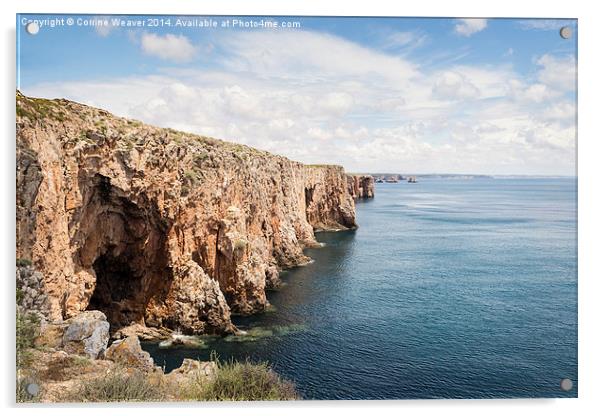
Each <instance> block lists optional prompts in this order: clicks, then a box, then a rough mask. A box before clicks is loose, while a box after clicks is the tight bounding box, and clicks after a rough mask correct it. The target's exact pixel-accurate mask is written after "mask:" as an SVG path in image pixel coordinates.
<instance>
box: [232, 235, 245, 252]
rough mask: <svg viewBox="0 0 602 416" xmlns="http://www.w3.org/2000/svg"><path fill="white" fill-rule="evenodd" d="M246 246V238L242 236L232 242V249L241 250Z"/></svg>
mask: <svg viewBox="0 0 602 416" xmlns="http://www.w3.org/2000/svg"><path fill="white" fill-rule="evenodd" d="M246 247H247V240H245V239H244V238H239V239H238V240H236V241H235V242H234V249H235V250H242V249H244V248H246Z"/></svg>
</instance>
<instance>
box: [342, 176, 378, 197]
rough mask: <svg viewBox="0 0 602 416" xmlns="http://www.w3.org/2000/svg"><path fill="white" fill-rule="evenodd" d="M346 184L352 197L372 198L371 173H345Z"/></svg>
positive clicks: (372, 182)
mask: <svg viewBox="0 0 602 416" xmlns="http://www.w3.org/2000/svg"><path fill="white" fill-rule="evenodd" d="M347 186H348V190H349V193H350V194H351V197H352V198H353V199H366V198H374V177H373V176H372V175H347Z"/></svg>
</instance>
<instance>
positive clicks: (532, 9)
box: [0, 0, 602, 416]
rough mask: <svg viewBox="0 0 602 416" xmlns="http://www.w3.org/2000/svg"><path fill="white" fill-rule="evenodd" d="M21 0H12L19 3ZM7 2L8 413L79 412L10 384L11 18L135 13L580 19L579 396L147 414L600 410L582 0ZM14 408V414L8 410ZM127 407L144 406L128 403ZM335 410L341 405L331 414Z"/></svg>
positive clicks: (594, 80)
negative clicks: (41, 401)
mask: <svg viewBox="0 0 602 416" xmlns="http://www.w3.org/2000/svg"><path fill="white" fill-rule="evenodd" d="M15 3H16V2H15ZM15 3H12V2H11V3H9V2H7V1H3V2H2V6H0V7H1V8H2V14H1V19H2V29H3V34H4V36H3V45H2V46H3V48H4V53H3V55H2V57H3V61H4V62H5V64H4V65H2V72H3V77H2V79H3V81H4V82H3V83H2V86H1V88H2V113H1V114H2V119H3V124H2V125H3V126H4V130H3V132H4V134H3V135H2V139H1V143H2V152H1V155H2V158H3V162H4V163H2V164H1V166H2V180H1V181H0V183H1V184H2V190H1V192H2V193H1V194H0V195H2V196H3V202H2V204H0V206H1V207H2V216H1V217H0V218H1V219H2V223H1V228H0V230H2V232H3V234H4V236H3V238H2V247H1V249H0V255H1V256H2V257H1V259H2V262H1V264H2V265H3V267H2V270H3V271H4V273H2V282H3V284H4V286H3V288H2V289H3V290H2V295H3V297H4V302H3V304H4V305H3V307H2V309H1V310H2V311H3V326H2V328H3V330H4V331H5V333H4V337H3V339H4V340H3V342H1V343H0V349H1V357H2V359H3V365H2V368H3V372H2V373H3V374H2V377H1V378H0V383H1V386H0V394H1V395H2V405H3V406H5V407H9V409H8V413H9V414H12V413H23V412H27V413H28V414H29V413H33V412H35V411H36V410H37V411H39V412H40V413H41V412H44V413H45V414H48V415H55V414H56V415H59V414H60V415H67V414H78V415H79V414H81V413H82V410H81V408H77V407H74V406H54V407H50V408H48V407H44V408H39V407H33V408H32V407H27V408H22V407H21V408H15V407H14V405H13V404H12V403H13V402H14V392H13V390H12V387H13V381H12V377H13V374H14V373H13V371H11V368H12V366H13V365H14V359H13V354H14V343H13V341H14V306H13V304H14V291H13V289H12V288H13V287H14V286H11V285H14V284H13V283H12V280H11V279H12V278H13V277H12V276H13V265H14V244H15V240H14V221H15V220H14V218H15V208H14V206H15V205H14V199H15V185H14V183H15V182H14V166H15V161H14V134H15V133H14V114H15V113H14V91H15V69H14V62H15V55H14V53H15V30H14V27H15V14H16V13H17V12H21V13H25V12H29V13H42V12H46V13H90V14H99V13H118V14H125V13H132V14H137V13H138V14H234V15H241V14H252V15H264V14H266V15H278V14H280V15H335V16H337V15H338V16H353V15H355V16H361V15H364V16H385V15H391V16H455V17H550V18H554V17H558V18H560V17H571V18H578V19H579V159H578V162H579V172H578V173H579V396H580V397H579V399H550V400H489V401H487V400H453V401H450V400H438V401H400V402H300V403H292V404H277V403H267V404H257V403H254V404H250V403H246V404H223V405H220V404H199V405H195V406H190V405H187V406H186V407H185V408H174V407H173V406H165V405H163V406H162V405H150V406H148V405H146V406H143V407H144V410H143V411H144V412H145V414H148V415H155V414H156V415H159V414H160V415H164V414H165V413H168V412H169V413H172V412H178V413H180V412H186V413H193V414H201V413H203V414H206V415H207V414H210V415H212V416H213V415H214V414H232V413H233V412H245V413H246V412H249V413H261V414H262V415H272V414H273V415H282V414H283V412H286V414H287V415H288V414H291V415H302V414H303V415H306V414H307V413H312V414H314V413H316V414H327V413H331V412H333V411H342V412H345V413H346V414H348V415H364V414H365V413H366V412H368V411H377V412H379V413H383V414H417V413H420V414H437V415H439V414H441V413H445V414H450V415H460V414H462V415H473V414H474V415H482V414H484V413H486V414H487V415H488V416H489V415H504V416H506V415H507V414H508V413H512V414H514V413H516V414H522V413H526V412H529V413H530V414H533V415H537V414H542V415H543V414H545V415H563V416H564V415H567V414H576V415H581V414H595V413H597V412H599V411H600V409H602V400H601V399H600V397H602V385H601V383H600V381H599V379H600V373H599V372H600V370H602V367H601V365H600V353H599V351H602V345H601V343H600V339H601V336H600V331H601V330H602V327H601V325H600V317H602V311H601V308H600V305H601V304H602V302H601V301H600V300H599V299H598V297H599V296H601V295H602V290H601V288H602V287H601V286H602V285H601V284H600V281H601V279H602V273H601V271H602V270H601V268H600V265H599V263H598V262H596V258H597V256H602V249H601V248H600V246H599V245H598V244H597V243H598V242H599V238H597V237H598V232H602V229H601V227H600V219H599V217H600V215H602V214H601V213H602V204H601V198H600V191H599V189H600V188H601V187H602V185H600V183H599V181H602V175H600V165H601V164H602V163H601V162H602V160H601V159H602V152H601V146H600V139H601V138H600V133H599V131H600V128H599V122H600V120H601V117H600V115H599V113H600V109H599V108H600V105H599V100H600V97H601V94H602V89H601V88H600V76H601V75H600V74H602V68H601V65H600V52H599V50H600V49H599V44H597V43H599V40H600V39H602V33H600V32H601V30H600V28H601V27H602V21H601V20H600V19H601V16H600V15H599V14H598V13H596V10H595V9H594V7H593V6H592V4H594V2H591V1H590V2H586V1H578V0H571V1H550V0H548V1H546V2H537V3H536V2H533V3H528V2H526V1H524V0H503V1H497V2H495V3H491V2H485V1H478V2H477V1H470V0H454V1H433V0H420V1H416V2H399V3H398V4H392V3H393V2H392V1H386V0H369V1H355V0H354V1H351V0H347V1H345V0H332V1H329V2H328V3H326V2H321V3H319V4H318V3H317V2H310V1H309V0H305V1H303V0H289V1H286V2H284V1H276V0H271V1H262V0H255V1H245V0H233V1H229V2H228V3H227V4H225V2H216V1H213V2H204V1H193V0H163V1H160V2H159V1H155V2H151V1H149V0H147V1H140V0H119V1H114V2H111V1H109V0H87V1H85V2H84V1H79V2H73V1H69V0H54V1H52V2H51V1H48V0H21V1H19V2H18V3H16V4H15ZM10 407H12V408H10ZM111 407H112V408H107V407H104V406H93V407H92V406H88V407H87V408H86V410H85V412H86V414H90V415H95V414H105V415H106V413H107V412H118V413H121V412H122V411H120V410H119V409H118V408H116V407H115V406H111ZM127 407H128V408H130V409H128V410H127V411H129V412H131V411H134V412H139V411H140V410H138V409H134V408H136V407H141V406H140V405H138V406H136V405H129V406H127ZM335 408H336V409H335Z"/></svg>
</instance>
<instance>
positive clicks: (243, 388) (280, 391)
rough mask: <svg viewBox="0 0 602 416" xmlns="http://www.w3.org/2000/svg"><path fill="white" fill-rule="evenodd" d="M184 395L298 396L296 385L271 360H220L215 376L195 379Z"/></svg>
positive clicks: (224, 398) (247, 398)
mask: <svg viewBox="0 0 602 416" xmlns="http://www.w3.org/2000/svg"><path fill="white" fill-rule="evenodd" d="M182 395H183V396H184V398H185V399H188V400H197V401H257V400H298V399H300V397H299V395H298V394H297V392H296V390H295V385H294V384H293V383H292V382H290V381H287V380H284V379H283V378H281V377H280V376H279V375H278V374H276V373H275V372H274V371H273V370H272V369H271V368H270V367H269V365H268V364H267V363H259V364H253V363H251V362H249V361H245V362H236V361H229V362H224V363H221V362H218V371H217V376H216V378H215V380H213V381H210V382H206V381H200V380H199V381H195V382H192V383H191V384H190V385H189V386H187V387H185V388H184V389H183V392H182Z"/></svg>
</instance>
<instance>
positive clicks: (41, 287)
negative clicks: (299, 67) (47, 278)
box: [16, 261, 50, 321]
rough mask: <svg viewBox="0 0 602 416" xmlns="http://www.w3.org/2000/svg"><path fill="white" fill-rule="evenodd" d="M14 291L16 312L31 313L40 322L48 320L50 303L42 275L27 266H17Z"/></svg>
mask: <svg viewBox="0 0 602 416" xmlns="http://www.w3.org/2000/svg"><path fill="white" fill-rule="evenodd" d="M18 263H20V261H18ZM25 263H26V262H25ZM16 289H17V311H18V312H20V313H21V312H26V313H33V314H35V315H37V316H38V317H39V318H40V319H41V320H42V321H45V320H47V319H48V317H49V315H50V302H49V299H48V294H47V293H46V287H45V284H44V276H43V275H42V273H40V272H39V271H38V270H35V269H34V268H33V267H32V266H31V265H29V264H27V265H19V264H18V265H17V268H16Z"/></svg>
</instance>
